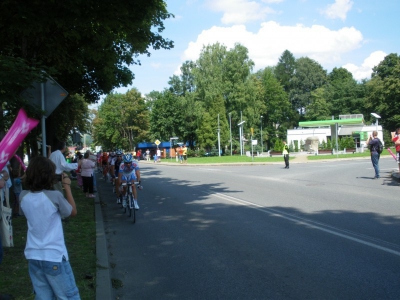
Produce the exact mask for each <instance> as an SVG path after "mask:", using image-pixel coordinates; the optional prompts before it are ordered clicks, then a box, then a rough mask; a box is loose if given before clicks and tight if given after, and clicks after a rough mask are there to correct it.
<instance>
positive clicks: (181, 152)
mask: <svg viewBox="0 0 400 300" xmlns="http://www.w3.org/2000/svg"><path fill="white" fill-rule="evenodd" d="M178 153H179V161H180V162H181V163H183V147H182V146H180V147H179V148H178Z"/></svg>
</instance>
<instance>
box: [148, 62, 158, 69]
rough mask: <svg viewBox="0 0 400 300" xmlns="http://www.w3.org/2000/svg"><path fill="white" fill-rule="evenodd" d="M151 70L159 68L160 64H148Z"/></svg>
mask: <svg viewBox="0 0 400 300" xmlns="http://www.w3.org/2000/svg"><path fill="white" fill-rule="evenodd" d="M150 65H151V67H152V68H153V69H159V68H160V67H161V64H160V63H151V64H150Z"/></svg>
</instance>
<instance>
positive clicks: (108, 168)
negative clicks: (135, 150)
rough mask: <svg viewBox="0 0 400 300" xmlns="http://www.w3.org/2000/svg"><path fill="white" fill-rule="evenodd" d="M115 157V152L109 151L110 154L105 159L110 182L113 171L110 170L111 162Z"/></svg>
mask: <svg viewBox="0 0 400 300" xmlns="http://www.w3.org/2000/svg"><path fill="white" fill-rule="evenodd" d="M115 158H116V156H115V152H114V151H112V152H110V155H109V156H108V160H107V170H108V174H109V175H110V182H113V177H114V172H112V168H111V163H112V161H113V160H114V159H115Z"/></svg>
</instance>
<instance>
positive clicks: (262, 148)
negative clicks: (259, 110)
mask: <svg viewBox="0 0 400 300" xmlns="http://www.w3.org/2000/svg"><path fill="white" fill-rule="evenodd" d="M263 118H264V117H263V116H261V154H262V153H263V152H264V147H263V140H262V120H263Z"/></svg>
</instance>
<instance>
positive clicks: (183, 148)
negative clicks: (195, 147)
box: [182, 144, 187, 164]
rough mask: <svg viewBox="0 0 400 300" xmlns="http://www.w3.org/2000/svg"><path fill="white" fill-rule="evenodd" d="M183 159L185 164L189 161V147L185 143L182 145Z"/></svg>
mask: <svg viewBox="0 0 400 300" xmlns="http://www.w3.org/2000/svg"><path fill="white" fill-rule="evenodd" d="M182 161H183V163H184V164H186V163H187V147H186V145H185V144H184V145H183V146H182Z"/></svg>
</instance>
